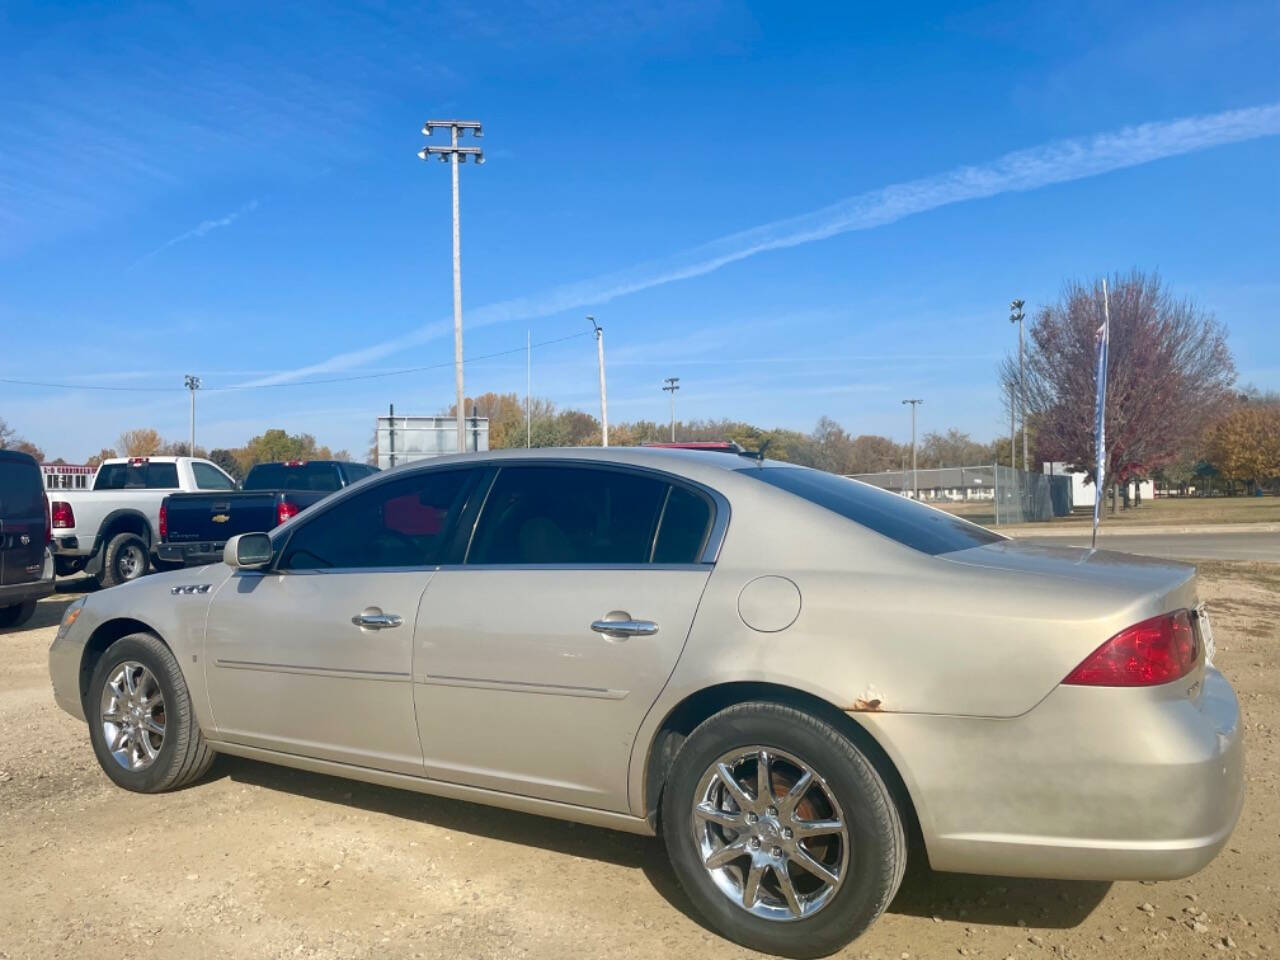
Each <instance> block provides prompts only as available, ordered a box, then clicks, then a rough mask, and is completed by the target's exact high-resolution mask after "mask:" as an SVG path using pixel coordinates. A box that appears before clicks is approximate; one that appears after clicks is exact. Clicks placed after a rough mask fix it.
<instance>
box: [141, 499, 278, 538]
mask: <svg viewBox="0 0 1280 960" xmlns="http://www.w3.org/2000/svg"><path fill="white" fill-rule="evenodd" d="M277 499H278V498H277V496H276V495H275V494H274V493H272V492H270V491H262V492H260V493H259V492H252V491H247V492H245V491H238V492H230V491H228V492H221V491H220V492H218V493H177V494H170V495H169V496H168V497H167V498H166V500H165V504H166V516H165V520H166V523H165V526H166V528H167V529H166V534H165V538H164V539H165V542H167V543H192V542H196V541H212V542H218V543H222V542H225V541H226V540H228V539H229V538H231V537H234V536H235V535H236V534H237V533H254V532H258V531H265V530H270V529H271V528H272V527H274V526H275V525H276V500H277Z"/></svg>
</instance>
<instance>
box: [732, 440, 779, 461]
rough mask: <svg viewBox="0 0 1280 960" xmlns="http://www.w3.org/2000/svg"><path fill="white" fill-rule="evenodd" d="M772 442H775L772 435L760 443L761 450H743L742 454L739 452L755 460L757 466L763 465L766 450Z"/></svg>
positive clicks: (741, 455) (742, 455)
mask: <svg viewBox="0 0 1280 960" xmlns="http://www.w3.org/2000/svg"><path fill="white" fill-rule="evenodd" d="M771 443H773V438H772V437H770V438H769V439H767V440H765V442H764V443H762V444H760V449H759V450H743V451H742V452H741V453H740V454H738V456H740V457H748V458H749V459H751V460H754V461H755V462H756V466H758V467H763V466H764V455H765V452H766V451H767V450H768V449H769V444H771Z"/></svg>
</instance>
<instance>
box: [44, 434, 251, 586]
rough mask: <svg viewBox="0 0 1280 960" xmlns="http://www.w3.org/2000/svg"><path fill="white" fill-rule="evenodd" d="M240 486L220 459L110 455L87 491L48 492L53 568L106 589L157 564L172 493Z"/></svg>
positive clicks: (137, 575) (62, 574)
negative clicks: (82, 575) (164, 508)
mask: <svg viewBox="0 0 1280 960" xmlns="http://www.w3.org/2000/svg"><path fill="white" fill-rule="evenodd" d="M235 486H236V484H235V481H234V480H232V479H231V477H230V476H228V475H227V474H226V473H224V472H223V471H222V469H221V468H219V467H218V466H217V464H214V463H211V462H210V461H208V460H201V459H199V458H197V457H120V458H118V459H114V460H104V461H103V462H102V465H101V466H99V467H98V472H97V473H95V474H94V476H93V483H92V484H91V485H90V488H89V489H88V490H50V491H48V494H49V512H50V517H51V519H52V521H53V541H52V543H51V544H50V549H51V550H52V551H53V562H54V567H55V569H56V570H57V572H58V574H59V575H60V576H68V575H69V574H72V573H77V572H79V571H81V570H83V571H85V572H86V573H88V574H89V575H90V576H92V577H94V578H95V579H96V580H97V581H98V583H99V584H100V585H101V586H104V587H110V586H114V585H115V584H117V583H124V582H125V581H127V580H136V579H137V578H138V577H141V576H143V575H144V574H145V573H147V571H148V570H150V569H151V568H152V567H153V566H155V565H156V562H155V560H154V554H155V548H156V547H157V546H158V545H159V544H160V542H161V540H163V539H164V519H163V517H162V516H161V510H160V506H161V504H162V503H163V502H164V498H165V497H167V496H168V495H169V494H171V493H194V492H195V491H197V490H234V489H235Z"/></svg>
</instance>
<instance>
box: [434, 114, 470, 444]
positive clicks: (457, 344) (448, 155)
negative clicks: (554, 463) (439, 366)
mask: <svg viewBox="0 0 1280 960" xmlns="http://www.w3.org/2000/svg"><path fill="white" fill-rule="evenodd" d="M446 128H447V129H448V130H449V146H447V147H436V146H432V145H431V144H428V145H427V146H425V147H423V148H422V149H421V150H419V151H418V157H419V158H420V159H422V160H427V159H430V158H431V157H432V156H437V157H439V158H440V160H441V161H442V162H444V163H448V164H449V165H450V166H451V167H452V168H453V377H454V381H455V386H456V387H457V392H458V397H457V413H458V452H459V453H465V452H466V449H467V412H466V409H465V407H466V397H465V395H464V393H463V386H462V237H461V230H460V227H459V223H458V164H460V163H466V162H467V157H474V158H475V161H476V163H484V151H483V150H481V149H480V148H479V147H460V146H458V135H459V134H461V133H465V132H466V131H468V130H470V131H471V134H472V136H476V137H479V136H482V131H481V127H480V123H479V122H478V121H476V120H428V121H427V122H426V123H424V124H423V125H422V135H423V136H424V137H429V136H431V134H432V133H434V132H435V131H436V130H444V129H446Z"/></svg>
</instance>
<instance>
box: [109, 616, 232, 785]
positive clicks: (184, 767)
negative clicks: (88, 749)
mask: <svg viewBox="0 0 1280 960" xmlns="http://www.w3.org/2000/svg"><path fill="white" fill-rule="evenodd" d="M126 662H133V663H138V664H141V665H142V666H143V667H145V668H146V669H147V670H148V671H150V673H151V674H152V676H153V677H154V678H155V680H156V682H157V684H158V686H159V688H160V693H161V695H162V696H163V697H164V701H163V708H164V736H163V738H162V739H161V741H160V745H159V750H158V752H157V753H156V756H155V759H154V760H153V761H151V763H150V765H149V766H147V767H145V768H144V769H141V770H132V769H128V768H126V767H125V766H124V765H123V764H122V763H121V762H119V761H117V760H116V758H115V756H114V755H113V754H112V753H111V750H110V749H109V747H108V744H107V742H106V733H105V731H104V730H103V719H102V699H103V690H104V688H105V687H106V686H107V682H108V680H109V679H110V678H111V677H112V675H113V674H115V673H116V671H117V669H118V668H119V667H120V666H121V665H122V664H124V663H126ZM84 708H85V716H86V717H87V718H88V720H89V739H90V740H91V741H92V743H93V752H94V753H95V754H96V755H97V757H98V763H99V765H101V767H102V769H103V772H105V773H106V775H107V776H108V777H110V778H111V779H112V780H113V781H115V783H116V784H117V785H118V786H121V787H124V788H125V789H126V790H133V791H135V792H137V793H162V792H164V791H166V790H177V789H179V788H181V787H185V786H187V785H188V784H190V783H193V782H194V781H196V780H198V779H200V777H202V776H204V774H205V772H206V771H208V769H209V765H210V764H211V763H213V758H214V752H213V750H212V749H211V748H210V747H209V745H208V744H207V743H206V742H205V739H204V735H203V734H202V733H201V732H200V727H199V725H198V724H197V723H196V718H195V712H194V711H193V710H192V708H191V696H190V694H189V693H188V692H187V684H186V681H185V680H184V679H183V677H182V670H181V668H179V666H178V661H177V660H176V659H175V658H174V656H173V653H172V651H170V650H169V648H168V647H166V646H165V645H164V644H163V643H162V642H161V641H160V640H159V639H158V638H157V637H154V636H152V635H151V634H149V633H134V634H130V635H129V636H127V637H121V638H120V639H119V640H117V641H116V642H115V643H113V644H112V645H111V646H110V647H108V648H107V651H106V653H104V654H103V655H102V658H101V659H100V660H99V661H98V665H97V666H96V667H95V668H94V671H93V677H92V678H91V679H90V680H89V692H88V694H87V695H86V697H85V703H84Z"/></svg>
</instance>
